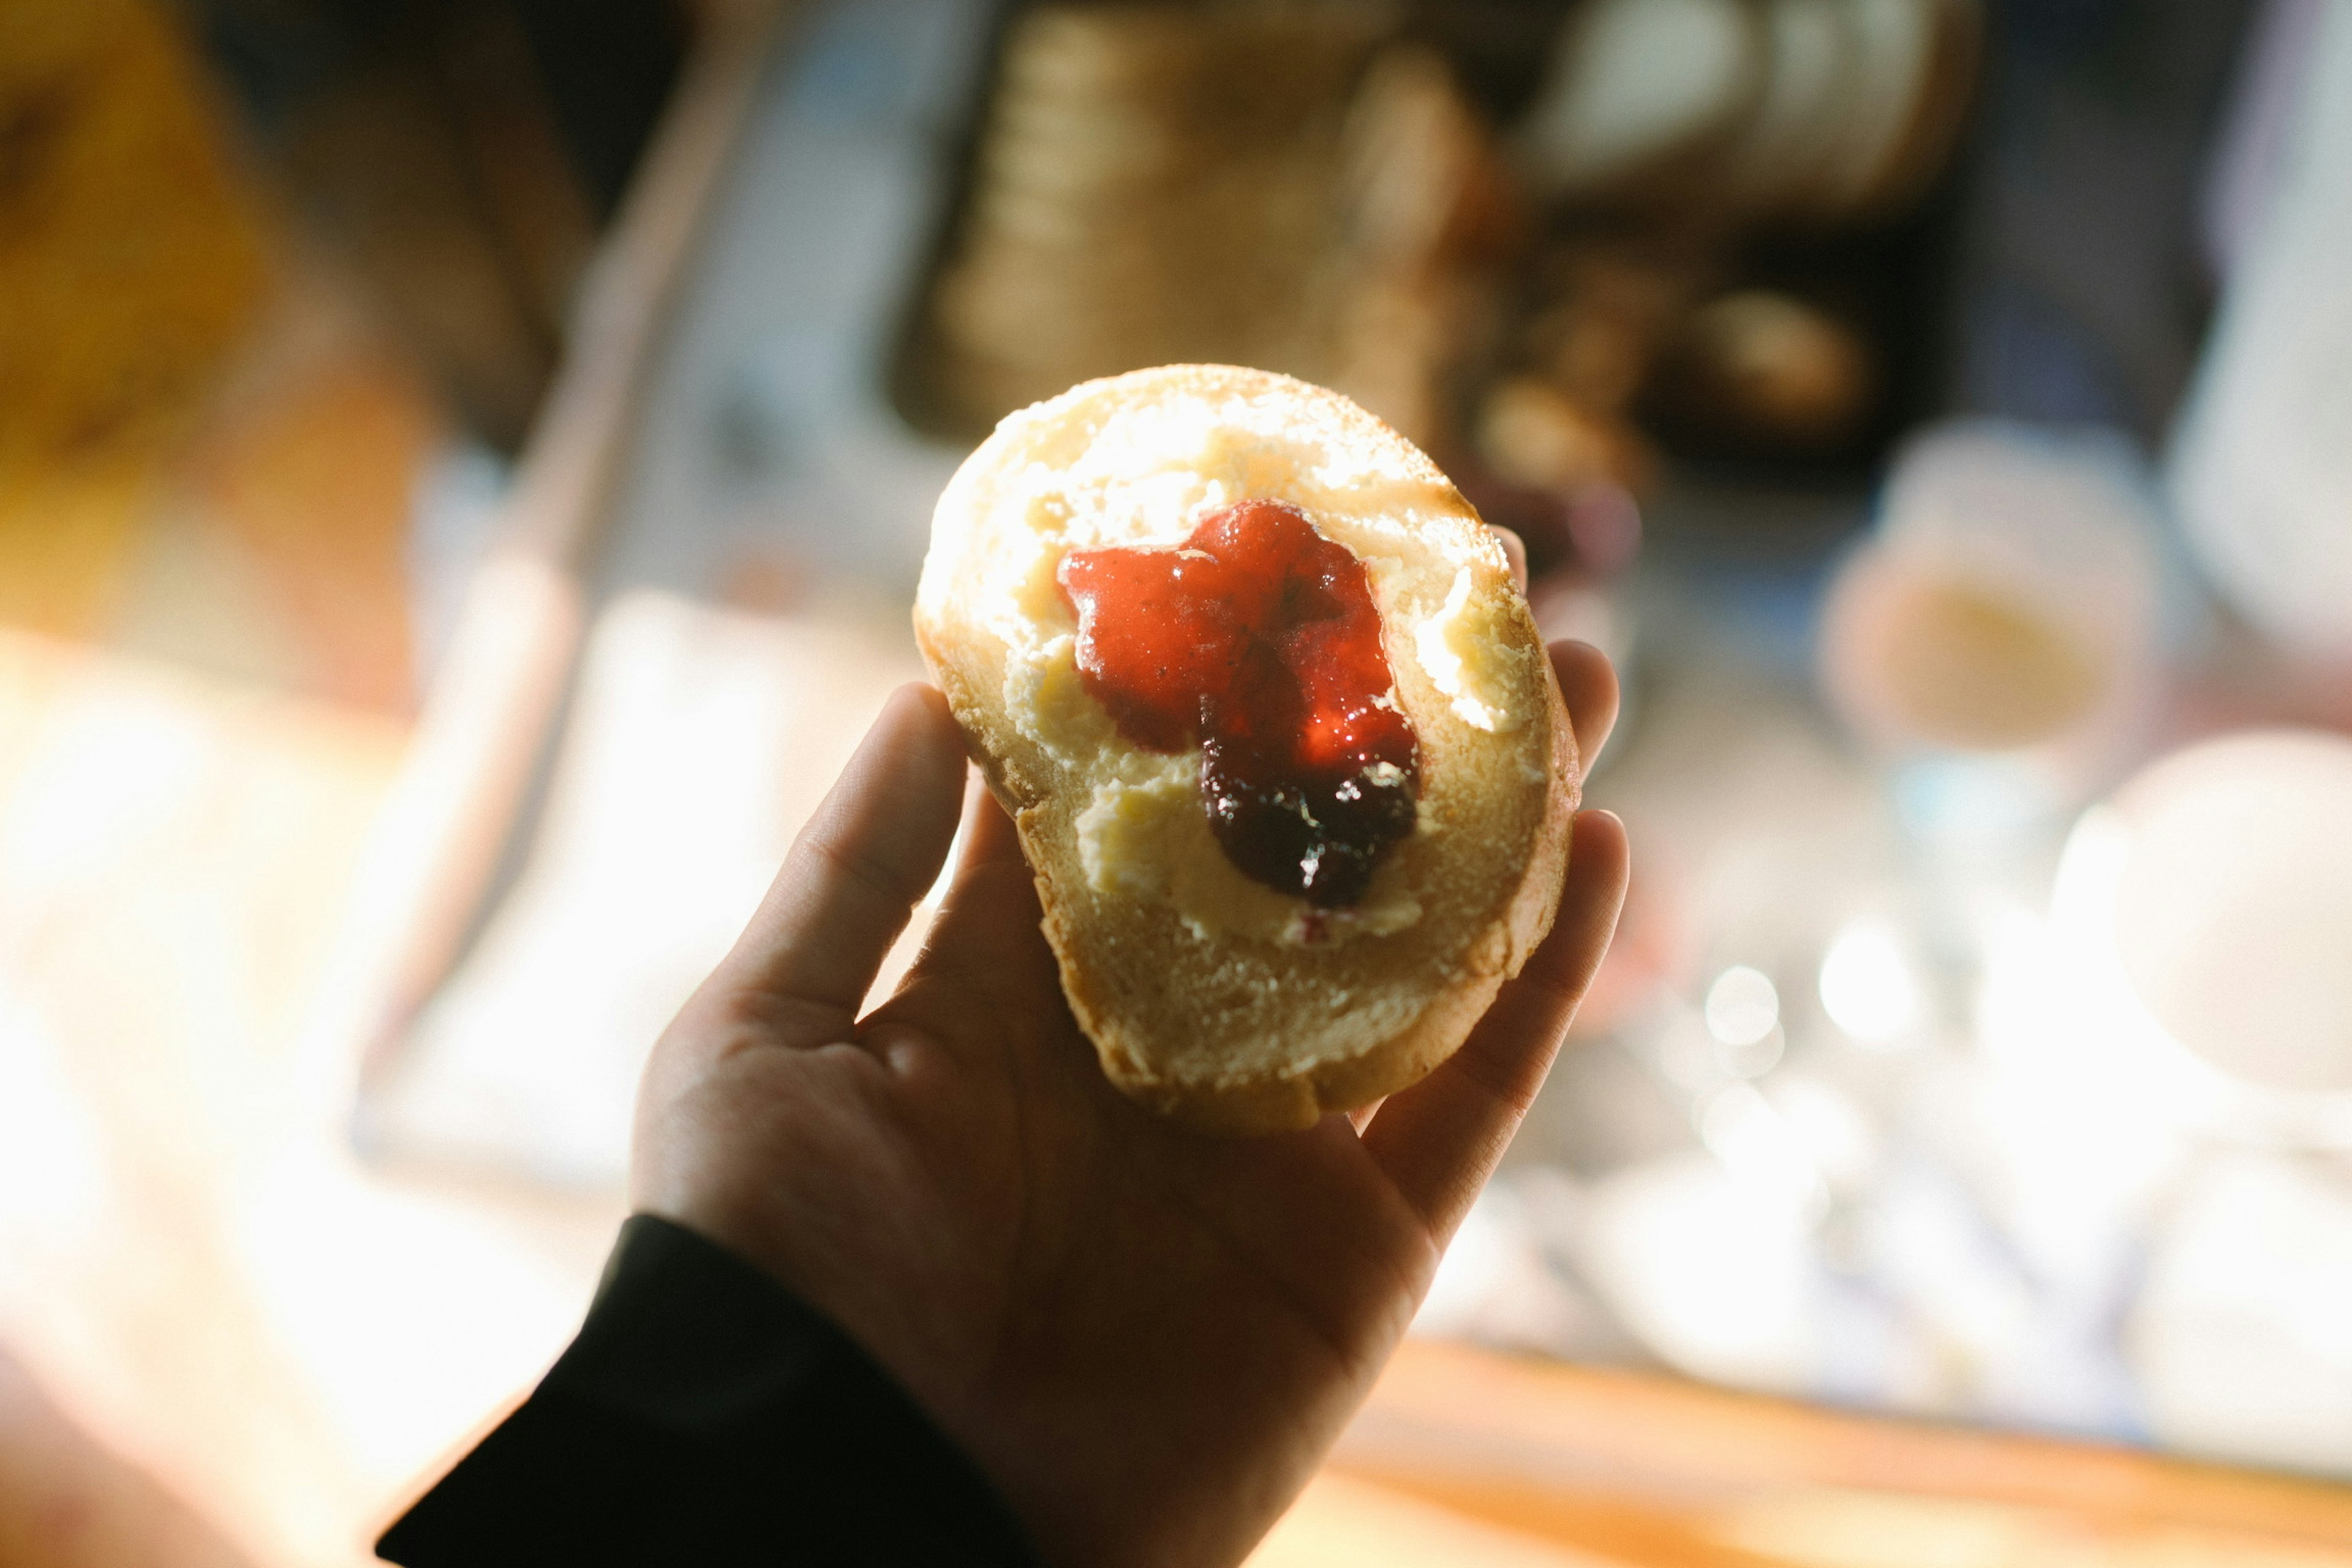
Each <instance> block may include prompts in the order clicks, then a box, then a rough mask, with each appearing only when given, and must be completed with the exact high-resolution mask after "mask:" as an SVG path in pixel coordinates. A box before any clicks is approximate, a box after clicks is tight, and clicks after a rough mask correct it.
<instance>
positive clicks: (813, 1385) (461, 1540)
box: [376, 1215, 1035, 1568]
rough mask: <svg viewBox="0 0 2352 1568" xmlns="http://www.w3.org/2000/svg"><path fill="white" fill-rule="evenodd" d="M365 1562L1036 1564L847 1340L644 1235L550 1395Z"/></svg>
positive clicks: (616, 1268) (653, 1227)
mask: <svg viewBox="0 0 2352 1568" xmlns="http://www.w3.org/2000/svg"><path fill="white" fill-rule="evenodd" d="M376 1551H377V1552H378V1554H379V1555H381V1556H382V1557H383V1558H385V1559H386V1560H388V1561H390V1562H393V1563H404V1564H407V1565H408V1568H506V1565H509V1564H527V1563H528V1564H536V1563H554V1562H562V1563H697V1564H701V1565H707V1568H725V1565H731V1564H736V1563H746V1564H748V1563H761V1564H763V1565H774V1564H780V1563H843V1564H856V1563H877V1564H880V1563H890V1564H914V1563H957V1564H966V1563H970V1564H975V1565H994V1564H999V1563H1002V1564H1007V1565H1013V1564H1020V1565H1023V1568H1029V1565H1032V1564H1034V1562H1035V1558H1034V1555H1033V1554H1032V1552H1030V1549H1029V1547H1028V1545H1027V1543H1026V1542H1024V1539H1023V1537H1022V1534H1021V1531H1020V1528H1019V1527H1018V1526H1017V1525H1016V1524H1015V1523H1014V1522H1013V1517H1012V1515H1011V1514H1010V1512H1009V1511H1007V1510H1006V1509H1005V1507H1004V1505H1003V1502H1002V1501H1001V1500H999V1499H998V1498H997V1496H996V1494H995V1492H994V1491H993V1490H992V1489H991V1488H990V1486H989V1484H988V1482H987V1481H986V1480H985V1479H982V1476H981V1475H980V1473H979V1472H978V1471H977V1470H975V1469H974V1468H972V1466H971V1461H970V1460H968V1459H966V1458H964V1457H963V1455H962V1453H961V1451H960V1450H959V1449H957V1448H956V1447H955V1446H954V1445H953V1444H951V1443H950V1442H949V1441H948V1439H947V1438H946V1437H944V1436H941V1435H940V1432H939V1430H938V1428H936V1427H934V1426H932V1425H931V1423H930V1421H929V1418H928V1417H926V1416H925V1415H923V1413H922V1412H921V1411H920V1410H919V1409H918V1408H917V1407H916V1405H915V1403H914V1401H913V1400H911V1399H909V1398H908V1396H907V1394H905V1392H904V1391H902V1390H901V1389H900V1388H899V1387H898V1384H895V1383H893V1382H892V1381H891V1380H890V1378H889V1377H888V1376H887V1374H886V1373H883V1372H882V1370H881V1369H880V1368H879V1367H877V1366H876V1365H875V1364H874V1363H873V1362H872V1361H871V1360H869V1359H868V1358H867V1357H866V1353H865V1352H863V1351H861V1350H860V1349H858V1347H857V1346H856V1344H855V1343H854V1342H852V1341H851V1340H850V1339H849V1337H848V1336H847V1335H845V1334H844V1333H843V1332H842V1331H840V1330H839V1329H837V1328H835V1327H834V1325H833V1324H832V1323H831V1322H829V1321H826V1320H825V1319H824V1318H823V1317H820V1316H819V1315H818V1314H817V1313H815V1312H814V1311H813V1310H810V1309H809V1308H808V1307H806V1306H805V1305H803V1303H802V1302H801V1301H800V1300H797V1299H796V1298H794V1297H793V1296H792V1295H791V1294H790V1293H789V1292H787V1291H786V1290H784V1289H783V1288H782V1286H780V1285H778V1284H776V1283H775V1281H773V1280H772V1279H769V1278H768V1277H767V1276H766V1275H765V1274H762V1273H761V1272H760V1271H759V1270H758V1269H756V1268H752V1267H751V1265H750V1264H748V1263H745V1262H743V1261H742V1260H741V1259H740V1258H736V1257H735V1256H734V1255H733V1254H732V1253H730V1252H728V1251H726V1250H725V1249H724V1248H722V1247H718V1246H716V1245H715V1244H713V1243H711V1242H709V1241H705V1240H704V1239H703V1238H702V1237H698V1236H697V1235H695V1234H694V1233H693V1232H692V1231H689V1230H686V1229H684V1228H682V1227H680V1226H675V1225H672V1224H670V1223H668V1222H667V1221H666V1220H661V1219H656V1218H654V1217H653V1216H651V1215H635V1216H634V1217H632V1218H631V1219H630V1220H629V1221H628V1222H627V1223H626V1224H625V1225H624V1226H622V1227H621V1236H620V1240H619V1242H618V1243H617V1244H616V1245H615V1246H614V1249H613V1256H612V1258H611V1259H610V1260H609V1261H608V1262H607V1263H606V1264H605V1266H604V1281H603V1283H602V1284H600V1285H599V1286H598V1287H597V1290H596V1300H595V1302H594V1304H593V1306H591V1307H590V1309H589V1310H588V1321H587V1322H586V1323H585V1324H584V1325H583V1326H582V1328H581V1331H580V1335H579V1337H578V1338H577V1339H575V1340H574V1341H572V1347H571V1348H570V1349H569V1350H567V1351H565V1352H563V1356H562V1360H560V1361H558V1362H557V1363H555V1365H554V1367H553V1368H552V1369H551V1371H550V1372H549V1373H548V1374H547V1377H546V1379H545V1381H543V1382H542V1383H541V1384H540V1385H539V1388H538V1389H537V1391H536V1392H534V1393H533V1394H531V1396H530V1399H529V1400H528V1401H526V1402H525V1403H524V1405H522V1407H521V1408H520V1409H519V1410H517V1411H516V1412H515V1413H514V1414H513V1415H511V1416H509V1417H508V1418H507V1420H506V1421H505V1422H503V1423H502V1424H500V1425H499V1427H498V1428H497V1429H496V1430H495V1431H493V1432H492V1433H491V1434H490V1435H489V1436H488V1437H487V1438H485V1439H483V1441H482V1443H481V1445H480V1447H477V1448H476V1449H475V1450H474V1451H473V1452H472V1453H470V1454H468V1455H467V1456H466V1458H463V1459H462V1460H460V1461H458V1464H457V1468H456V1469H454V1470H452V1471H450V1472H449V1474H448V1475H447V1476H446V1477H444V1478H443V1479H442V1480H441V1482H440V1484H439V1485H438V1486H436V1487H435V1488H434V1489H432V1490H431V1491H430V1492H428V1493H426V1494H425V1498H424V1499H423V1500H421V1501H420V1502H418V1503H417V1504H416V1506H415V1507H414V1508H412V1509H410V1510H408V1512H407V1513H405V1514H404V1515H403V1516H402V1517H401V1519H400V1520H399V1521H398V1522H396V1523H394V1525H393V1527H392V1528H391V1529H390V1530H389V1531H385V1532H384V1536H383V1540H381V1541H379V1542H377V1543H376Z"/></svg>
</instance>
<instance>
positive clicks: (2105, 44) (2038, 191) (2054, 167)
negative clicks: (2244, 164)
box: [1937, 0, 2253, 447]
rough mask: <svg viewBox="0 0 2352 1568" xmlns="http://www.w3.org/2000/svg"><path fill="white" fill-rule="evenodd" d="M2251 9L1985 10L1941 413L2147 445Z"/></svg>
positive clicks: (2198, 295)
mask: <svg viewBox="0 0 2352 1568" xmlns="http://www.w3.org/2000/svg"><path fill="white" fill-rule="evenodd" d="M2252 9H2253V0H2068V3H2067V4H2065V5H2049V4H2044V3H2043V0H1998V3H1997V4H1995V5H1993V6H1992V11H1993V16H1994V19H1995V21H1996V23H1997V26H1995V27H1994V28H1993V29H1992V31H1991V33H1990V42H1991V44H1992V46H1993V47H1992V50H1991V52H1990V56H1989V57H1988V58H1987V62H1986V70H1985V88H1984V94H1983V104H1982V108H1981V111H1980V113H1979V131H1978V132H1977V135H1976V153H1975V156H1974V158H1973V167H1972V169H1971V172H1970V174H1969V177H1968V178H1967V179H1966V180H1965V181H1963V183H1962V186H1961V189H1960V191H1959V193H1958V202H1957V204H1956V206H1957V210H1956V212H1955V213H1954V216H1953V226H1954V228H1955V231H1956V233H1957V234H1958V236H1960V237H1961V240H1960V243H1959V244H1958V246H1956V247H1955V248H1954V252H1953V255H1952V257H1951V263H1950V268H1949V270H1950V275H1951V282H1950V291H1951V295H1952V307H1951V312H1952V322H1953V327H1954V329H1955V330H1954V331H1953V332H1952V334H1951V344H1950V348H1949V350H1948V353H1947V355H1946V363H1944V365H1943V366H1942V367H1941V368H1940V370H1939V371H1938V373H1937V381H1938V382H1939V383H1940V385H1939V386H1938V387H1937V401H1938V402H1939V403H1941V404H1942V405H1944V406H1945V407H1946V408H1947V409H1948V410H1950V411H1952V412H1956V413H1967V414H1985V415H1993V416H2000V417H2004V418H2011V419H2025V420H2039V421H2046V422H2052V423H2058V424H2077V425H2087V424H2101V425H2110V426H2116V427H2117V428H2120V429H2124V430H2128V431H2130V432H2131V433H2132V434H2133V435H2135V436H2137V437H2139V438H2140V440H2141V441H2143V442H2144V443H2147V444H2148V445H2149V446H2151V447H2153V446H2154V445H2156V444H2157V443H2158V442H2160V441H2161V440H2162V439H2163V437H2164V435H2165V432H2166V430H2167V429H2168V426H2170V424H2171V423H2172V420H2173V418H2174V416H2175V413H2176V407H2177V405H2178V403H2179V398H2180V395H2181V393H2182V391H2183V389H2184V388H2185V387H2186V386H2187V385H2188V383H2189V376H2190V374H2191V373H2192V372H2193V370H2194V368H2195V366H2196V363H2197V356H2198V353H2199V349H2200V344H2201V342H2202V341H2203V338H2204V335H2205V331H2206V325H2207V316H2208V314H2209V311H2210V304H2211V279H2210V275H2209V273H2208V272H2207V269H2206V268H2207V263H2206V261H2205V258H2204V257H2203V255H2202V254H2201V247H2200V244H2199V237H2200V234H2199V231H2200V223H2199V210H2198V209H2199V195H2200V187H2201V185H2202V184H2203V182H2204V180H2205V178H2206V175H2207V174H2208V172H2209V170H2210V168H2211V166H2212V159H2213V156H2214V151H2215V149H2214V140H2213V138H2214V131H2215V126H2216V121H2217V118H2218V114H2219V110H2220V109H2221V103H2222V99H2223V94H2224V90H2225V89H2226V88H2227V86H2228V84H2229V81H2230V78H2231V70H2232V68H2233V66H2234V65H2235V63H2236V62H2237V60H2238V58H2239V56H2240V52H2241V49H2240V46H2241V39H2242V36H2243V35H2244V32H2245V26H2246V19H2247V17H2248V16H2249V14H2250V13H2251V12H2252Z"/></svg>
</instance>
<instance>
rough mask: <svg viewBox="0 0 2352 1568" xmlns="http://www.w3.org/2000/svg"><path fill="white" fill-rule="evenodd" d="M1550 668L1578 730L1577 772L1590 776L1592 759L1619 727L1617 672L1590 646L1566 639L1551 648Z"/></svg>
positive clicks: (1573, 723) (1607, 659) (1571, 721)
mask: <svg viewBox="0 0 2352 1568" xmlns="http://www.w3.org/2000/svg"><path fill="white" fill-rule="evenodd" d="M1551 668H1552V673H1553V674H1554V675H1555V676H1557V677H1558V678H1559V700H1561V701H1562V702H1564V703H1566V704H1567V705H1568V721H1569V724H1570V727H1571V728H1573V729H1574V730H1575V731H1576V756H1577V766H1578V769H1579V771H1580V772H1581V773H1587V774H1590V773H1591V772H1592V763H1593V759H1594V758H1596V757H1598V756H1600V755H1601V747H1603V746H1605V745H1607V744H1608V743H1609V731H1612V730H1613V729H1615V728H1616V727H1617V671H1616V669H1615V668H1613V667H1612V665H1611V664H1610V662H1609V657H1608V655H1606V654H1604V653H1602V652H1601V650H1600V649H1599V648H1597V647H1593V646H1592V645H1591V643H1586V642H1576V641H1573V640H1570V639H1565V638H1564V639H1562V640H1561V641H1559V642H1556V643H1554V644H1552V645H1551Z"/></svg>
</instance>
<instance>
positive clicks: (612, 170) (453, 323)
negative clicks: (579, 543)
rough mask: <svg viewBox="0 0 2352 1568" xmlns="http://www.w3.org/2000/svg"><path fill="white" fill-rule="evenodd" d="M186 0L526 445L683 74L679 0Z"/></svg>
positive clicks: (303, 190)
mask: <svg viewBox="0 0 2352 1568" xmlns="http://www.w3.org/2000/svg"><path fill="white" fill-rule="evenodd" d="M192 3H193V6H194V10H195V12H196V13H197V15H198V16H199V17H200V18H201V20H202V23H203V26H204V28H205V33H206V36H207V37H208V38H209V40H210V41H211V44H212V47H213V51H214V54H215V58H218V59H219V60H220V61H221V62H222V64H223V66H224V67H225V68H226V74H227V76H228V78H229V79H230V80H232V81H233V82H234V83H235V84H236V88H237V89H238V91H239V95H240V96H241V98H242V99H243V100H244V101H245V103H246V104H247V108H248V109H249V110H250V111H251V118H252V121H253V122H254V124H255V126H256V128H257V132H258V133H259V139H260V141H261V142H262V144H263V146H264V147H265V148H266V149H267V151H268V154H269V157H270V161H271V163H272V164H273V165H274V167H275V168H276V170H277V171H278V174H280V175H281V177H282V178H283V179H284V180H285V181H286V183H287V184H288V186H289V189H290V191H291V193H292V195H293V196H294V198H295V205H297V207H298V208H299V211H300V212H301V214H302V215H303V216H305V217H306V218H307V219H309V220H310V223H311V225H312V226H313V228H314V230H315V231H316V232H317V233H318V234H319V235H320V236H321V237H324V238H325V239H326V241H327V242H328V244H329V245H330V247H331V249H332V250H333V252H334V253H336V254H337V255H339V256H340V257H341V258H343V259H344V260H345V261H346V262H347V264H348V265H349V266H350V267H351V268H352V271H354V272H355V273H356V274H357V275H358V276H359V278H360V279H361V280H362V282H363V284H364V285H365V286H366V288H367V289H368V290H369V292H370V293H371V294H372V296H373V299H374V300H375V301H376V303H377V305H378V307H379V308H380V310H382V312H383V316H384V317H385V319H386V321H387V322H388V323H389V324H390V325H391V326H393V327H394V329H395V330H396V331H398V332H399V333H400V334H401V336H402V337H404V339H405V340H406V341H407V342H408V344H409V345H410V347H411V349H412V351H413V352H415V353H416V355H417V356H418V358H419V359H420V361H422V362H423V363H425V365H426V366H427V367H428V368H429V369H430V370H431V371H432V372H433V373H434V374H436V377H437V378H438V380H439V381H440V382H441V384H442V386H443V388H444V390H445V392H446V395H448V397H449V398H450V400H451V402H452V403H453V404H454V405H455V406H456V409H457V412H458V413H459V414H460V416H462V417H463V418H464V419H465V420H466V422H467V424H468V425H469V426H472V428H473V429H474V430H475V432H476V433H477V434H478V436H480V437H482V438H483V439H485V440H486V441H488V442H489V443H490V444H491V445H493V446H495V447H499V448H500V449H503V450H507V451H512V450H514V449H515V448H516V447H518V446H519V445H520V441H521V438H522V436H523V433H524V431H525V430H526V429H527V428H528V426H529V425H530V419H531V416H532V415H533V413H534V412H535V411H536V409H537V407H538V405H539V402H540V399H541V395H543V393H544V392H545V390H546V387H547V384H548V379H549V377H550V375H551V372H552V370H553V367H554V364H555V361H556V358H557V356H558V355H559V354H560V353H561V352H562V347H563V333H564V325H565V321H566V318H567V315H568V311H569V305H570V300H571V295H572V289H573V287H574V285H575V284H576V282H577V281H578V279H579V275H580V270H581V268H582V267H583V266H584V265H585V263H586V260H587V258H588V255H589V251H590V248H591V247H592V246H593V242H594V240H595V237H596V235H597V233H598V231H599V230H600V228H601V227H602V226H603V225H604V222H605V221H606V220H607V219H609V218H610V217H611V216H612V214H613V211H614V206H615V205H616V204H617V203H618V201H619V199H620V195H621V192H622V190H623V188H624V186H625V184H626V181H627V179H628V175H629V172H630V170H631V168H632V167H633V166H634V164H635V160H636V158H637V156H638V154H639V153H640V152H641V151H642V149H643V147H644V144H645V142H646V137H647V136H648V135H649V134H650V132H651V130H652V126H653V123H654V118H655V116H656V113H657V112H658V111H659V110H660V108H661V105H662V103H663V101H664V100H665V98H666V96H667V92H668V90H669V87H670V84H671V81H672V80H673V79H674V78H675V76H676V74H677V68H678V64H679V60H680V58H681V57H682V51H683V48H684V44H685V32H686V29H685V23H684V21H683V19H682V18H681V17H680V16H678V15H677V11H676V10H675V8H674V7H673V6H672V5H671V4H669V0H192Z"/></svg>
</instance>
